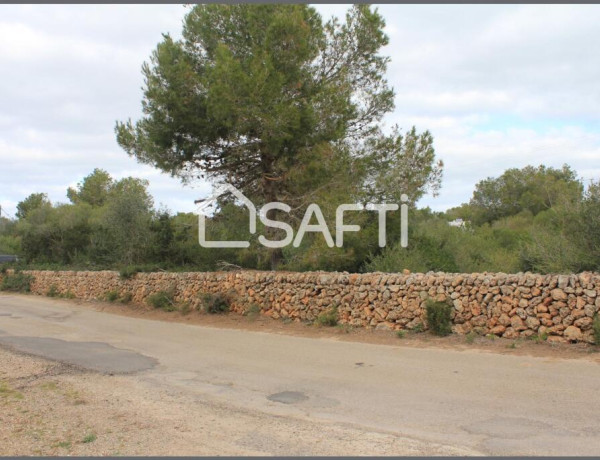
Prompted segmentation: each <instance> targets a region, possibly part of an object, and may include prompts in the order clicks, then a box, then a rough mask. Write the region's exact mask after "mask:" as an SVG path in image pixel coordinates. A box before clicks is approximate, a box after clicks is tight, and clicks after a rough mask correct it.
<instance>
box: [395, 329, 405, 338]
mask: <svg viewBox="0 0 600 460" xmlns="http://www.w3.org/2000/svg"><path fill="white" fill-rule="evenodd" d="M396 337H398V338H399V339H403V338H404V337H406V331H402V330H400V331H396Z"/></svg>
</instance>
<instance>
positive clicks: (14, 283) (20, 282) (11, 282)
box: [0, 272, 34, 292]
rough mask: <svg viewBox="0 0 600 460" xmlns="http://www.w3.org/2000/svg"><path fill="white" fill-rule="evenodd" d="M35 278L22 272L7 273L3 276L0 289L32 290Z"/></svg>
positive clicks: (13, 290)
mask: <svg viewBox="0 0 600 460" xmlns="http://www.w3.org/2000/svg"><path fill="white" fill-rule="evenodd" d="M33 279H34V278H33V276H31V275H28V274H26V273H21V272H17V273H13V274H5V275H3V276H2V283H0V291H9V292H30V291H31V283H32V282H33Z"/></svg>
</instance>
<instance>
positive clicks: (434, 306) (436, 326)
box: [425, 299, 452, 337]
mask: <svg viewBox="0 0 600 460" xmlns="http://www.w3.org/2000/svg"><path fill="white" fill-rule="evenodd" d="M425 308H426V312H427V323H428V324H429V330H430V331H431V333H432V334H435V335H439V336H442V337H443V336H445V335H449V334H451V333H452V318H451V316H450V315H451V313H452V307H451V306H450V305H449V304H448V303H446V302H436V301H434V300H431V299H429V300H428V301H427V303H426V306H425Z"/></svg>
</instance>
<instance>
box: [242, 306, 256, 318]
mask: <svg viewBox="0 0 600 460" xmlns="http://www.w3.org/2000/svg"><path fill="white" fill-rule="evenodd" d="M244 314H245V315H246V316H247V317H248V318H256V317H258V316H259V315H260V305H258V304H255V303H251V304H250V306H249V307H248V308H247V309H246V311H245V312H244Z"/></svg>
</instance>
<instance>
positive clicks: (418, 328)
mask: <svg viewBox="0 0 600 460" xmlns="http://www.w3.org/2000/svg"><path fill="white" fill-rule="evenodd" d="M424 330H425V326H423V323H417V325H416V326H415V327H413V328H412V329H411V332H414V333H415V334H420V333H421V332H423V331H424Z"/></svg>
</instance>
